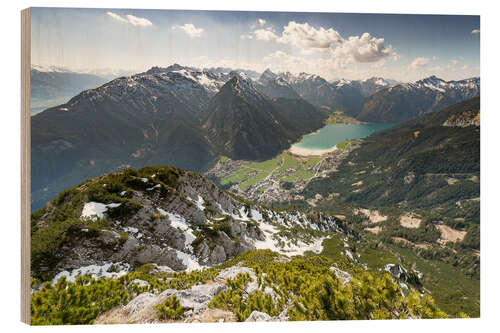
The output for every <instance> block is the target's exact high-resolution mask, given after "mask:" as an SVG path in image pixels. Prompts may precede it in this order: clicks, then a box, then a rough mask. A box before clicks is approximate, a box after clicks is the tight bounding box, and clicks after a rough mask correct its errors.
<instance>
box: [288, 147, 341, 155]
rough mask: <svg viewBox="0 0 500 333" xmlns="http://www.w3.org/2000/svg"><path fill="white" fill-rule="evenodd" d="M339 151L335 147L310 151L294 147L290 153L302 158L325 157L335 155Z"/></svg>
mask: <svg viewBox="0 0 500 333" xmlns="http://www.w3.org/2000/svg"><path fill="white" fill-rule="evenodd" d="M336 150H337V146H336V145H335V146H333V147H332V148H329V149H309V148H301V147H297V146H294V145H292V146H291V147H290V149H288V151H289V152H290V154H292V155H296V156H300V157H314V156H317V157H319V156H323V155H326V154H329V153H333V152H334V151H336Z"/></svg>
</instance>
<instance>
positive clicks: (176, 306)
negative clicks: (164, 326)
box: [156, 295, 186, 320]
mask: <svg viewBox="0 0 500 333" xmlns="http://www.w3.org/2000/svg"><path fill="white" fill-rule="evenodd" d="M156 310H157V311H158V319H160V320H179V319H182V317H183V316H184V312H185V311H186V310H185V309H184V308H183V307H182V306H181V302H180V301H179V299H178V298H177V296H176V295H172V296H169V297H167V299H166V300H165V302H163V304H160V305H157V306H156Z"/></svg>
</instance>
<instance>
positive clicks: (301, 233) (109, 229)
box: [32, 167, 346, 279]
mask: <svg viewBox="0 0 500 333" xmlns="http://www.w3.org/2000/svg"><path fill="white" fill-rule="evenodd" d="M61 214H64V217H65V218H64V220H60V219H61ZM32 222H33V229H34V231H33V236H32V239H33V246H32V250H33V252H32V258H33V263H32V267H33V274H34V275H35V276H43V277H45V278H47V277H54V276H56V279H57V278H59V277H61V276H67V277H69V278H71V277H73V276H76V275H78V274H79V273H84V272H86V273H90V274H95V273H97V272H98V271H102V272H103V273H112V270H113V269H115V270H123V271H127V270H128V269H129V268H134V267H138V266H140V265H143V264H156V265H158V266H167V267H168V268H165V269H167V270H174V271H181V270H187V271H191V270H194V269H200V268H202V267H205V266H212V265H216V264H220V263H223V262H225V261H226V260H228V259H229V258H233V257H235V256H237V255H239V254H241V253H244V252H246V251H249V250H251V249H266V248H267V249H272V250H274V251H277V252H280V253H284V254H288V255H292V254H301V253H304V252H305V251H308V250H312V251H317V250H318V249H319V248H320V245H321V240H322V238H321V237H322V234H324V233H326V232H334V231H342V230H344V228H346V226H345V225H343V224H342V223H341V222H340V221H339V220H338V219H337V218H335V217H329V216H324V215H318V214H313V215H307V214H305V213H302V212H299V211H282V212H279V211H274V210H271V209H268V208H264V207H261V206H258V205H254V204H251V203H249V202H246V201H244V200H243V199H241V198H238V197H236V196H234V195H231V194H230V193H228V192H225V191H223V190H220V189H218V188H217V187H216V186H215V185H214V184H213V183H212V182H210V181H208V180H206V179H204V178H203V177H202V176H200V175H198V174H195V173H191V172H187V171H184V170H180V169H175V168H168V167H158V168H153V167H150V168H145V169H141V170H139V171H133V170H125V171H122V172H118V173H115V174H108V175H104V176H101V177H99V178H95V179H91V180H89V181H87V182H85V183H83V184H81V185H79V186H77V187H75V188H73V189H70V190H68V191H65V192H63V193H61V195H60V196H59V198H57V199H56V200H54V201H53V202H51V203H49V204H48V205H46V206H45V207H44V208H42V209H41V210H39V211H38V212H37V213H36V214H35V215H34V217H33V221H32ZM291 230H295V232H293V233H292V232H291ZM47 238H49V239H47ZM48 244H50V246H47V245H48ZM110 263H111V264H110Z"/></svg>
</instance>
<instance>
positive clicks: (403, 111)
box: [32, 64, 479, 208]
mask: <svg viewBox="0 0 500 333" xmlns="http://www.w3.org/2000/svg"><path fill="white" fill-rule="evenodd" d="M224 70H225V69H224V68H215V69H198V68H194V67H186V66H181V65H178V64H174V65H171V66H169V67H166V68H161V67H152V68H151V69H149V70H148V71H146V72H143V73H139V74H135V75H132V76H123V77H119V78H117V79H114V80H112V81H110V82H108V83H105V84H103V85H101V86H99V87H97V88H93V89H89V90H84V91H82V92H80V93H79V94H78V95H76V96H74V97H73V98H71V99H69V100H68V101H67V102H66V103H63V104H60V105H58V106H55V107H51V108H49V109H47V110H45V111H43V112H41V113H40V114H37V115H35V116H33V117H32V161H33V165H34V167H33V168H32V190H33V191H32V198H33V201H32V203H33V205H34V206H33V207H35V208H38V207H40V206H41V205H42V204H43V203H45V202H46V201H47V200H49V199H50V198H52V197H53V196H54V195H55V194H56V193H58V192H59V191H60V190H62V189H64V188H67V187H69V186H72V185H74V184H76V183H78V182H80V181H82V180H84V179H86V178H88V177H94V176H97V175H99V174H102V173H104V172H111V171H116V170H119V169H121V168H124V167H137V168H139V167H143V166H146V165H164V164H169V165H176V166H178V167H182V168H185V169H188V170H193V171H203V170H205V169H206V168H208V167H209V166H210V165H211V163H213V162H214V160H215V159H216V158H217V157H218V156H220V155H224V156H228V157H230V158H233V159H246V160H265V159H268V158H272V157H274V156H276V155H277V154H279V153H280V152H281V151H283V150H284V149H287V148H288V147H289V146H290V145H291V144H293V143H294V142H296V141H297V140H298V139H300V137H301V136H303V135H305V134H307V133H310V132H313V131H315V130H317V129H319V128H320V127H322V126H323V124H324V121H325V119H326V118H327V117H328V115H329V113H330V112H332V111H335V110H339V109H341V110H343V111H344V113H345V114H346V115H352V116H356V117H357V118H358V119H361V120H365V121H383V122H399V121H404V120H407V119H412V118H415V117H417V116H420V115H423V114H425V113H427V112H431V111H433V110H435V109H436V108H441V107H444V106H447V105H448V104H452V103H454V102H456V101H460V100H462V99H465V98H468V97H473V96H476V95H478V94H479V79H478V78H477V79H469V80H462V81H450V82H445V81H443V80H440V79H438V78H436V77H430V78H427V79H424V80H421V81H417V82H416V83H411V84H406V83H405V84H396V82H395V81H393V80H385V79H382V78H371V79H367V80H362V81H349V80H337V81H333V82H329V81H327V80H325V79H324V78H322V77H320V76H318V75H311V74H306V73H300V74H298V75H295V74H292V73H290V72H284V73H278V74H276V73H273V72H272V71H270V70H266V71H264V72H263V73H262V74H261V75H260V77H259V78H258V79H252V78H251V77H249V76H248V75H247V74H245V73H244V72H241V71H230V72H226V71H224ZM32 72H33V73H35V75H33V76H32V82H33V84H32V89H37V88H36V87H37V85H36V84H35V83H36V82H43V84H41V86H43V87H45V88H47V87H49V86H50V84H49V83H47V82H51V81H50V80H48V79H47V80H46V81H43V80H39V81H37V77H50V78H53V79H54V78H57V80H59V81H58V82H59V83H58V84H62V85H66V86H68V87H72V86H71V85H70V84H65V83H64V82H68V81H64V79H63V78H64V77H73V76H75V75H77V76H78V77H79V81H78V80H77V81H78V82H80V83H81V84H83V83H84V82H85V84H88V85H95V84H98V80H99V78H98V77H94V76H89V75H88V74H74V73H68V72H67V71H66V70H65V69H58V68H51V69H50V71H47V70H44V71H38V70H37V69H36V68H33V69H32ZM252 75H254V76H255V73H252ZM83 78H86V79H87V81H85V80H84V79H83ZM54 80H55V79H54ZM79 87H82V86H81V85H80V86H79ZM47 89H48V88H47ZM71 89H80V88H77V87H74V88H71ZM71 89H70V90H71ZM56 90H57V89H56ZM39 93H42V92H41V91H40V92H39ZM64 94H66V92H65V93H64ZM35 95H36V94H35ZM49 95H50V94H49Z"/></svg>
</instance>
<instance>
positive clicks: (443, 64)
mask: <svg viewBox="0 0 500 333" xmlns="http://www.w3.org/2000/svg"><path fill="white" fill-rule="evenodd" d="M31 16H32V64H38V65H45V66H47V65H55V66H63V67H68V68H70V69H74V70H90V69H103V68H110V69H116V70H118V69H123V70H131V71H143V70H146V69H147V68H149V67H151V66H168V65H170V64H172V63H175V62H176V63H180V64H182V65H190V66H196V67H212V66H224V67H232V68H246V69H252V70H256V71H259V72H261V71H263V70H265V69H266V68H268V67H269V68H271V70H273V71H291V72H294V73H299V72H308V73H314V74H319V75H321V76H323V77H325V78H327V79H331V80H333V79H339V78H346V79H364V78H368V77H372V76H383V77H386V78H393V79H397V80H400V81H414V80H418V79H420V78H423V77H426V76H429V75H437V76H439V77H442V78H444V79H447V80H455V79H463V78H467V77H472V76H479V42H480V32H479V29H480V19H479V16H451V15H449V16H443V15H386V14H344V13H286V12H223V11H169V10H132V9H130V10H126V9H68V8H34V9H32V14H31Z"/></svg>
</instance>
